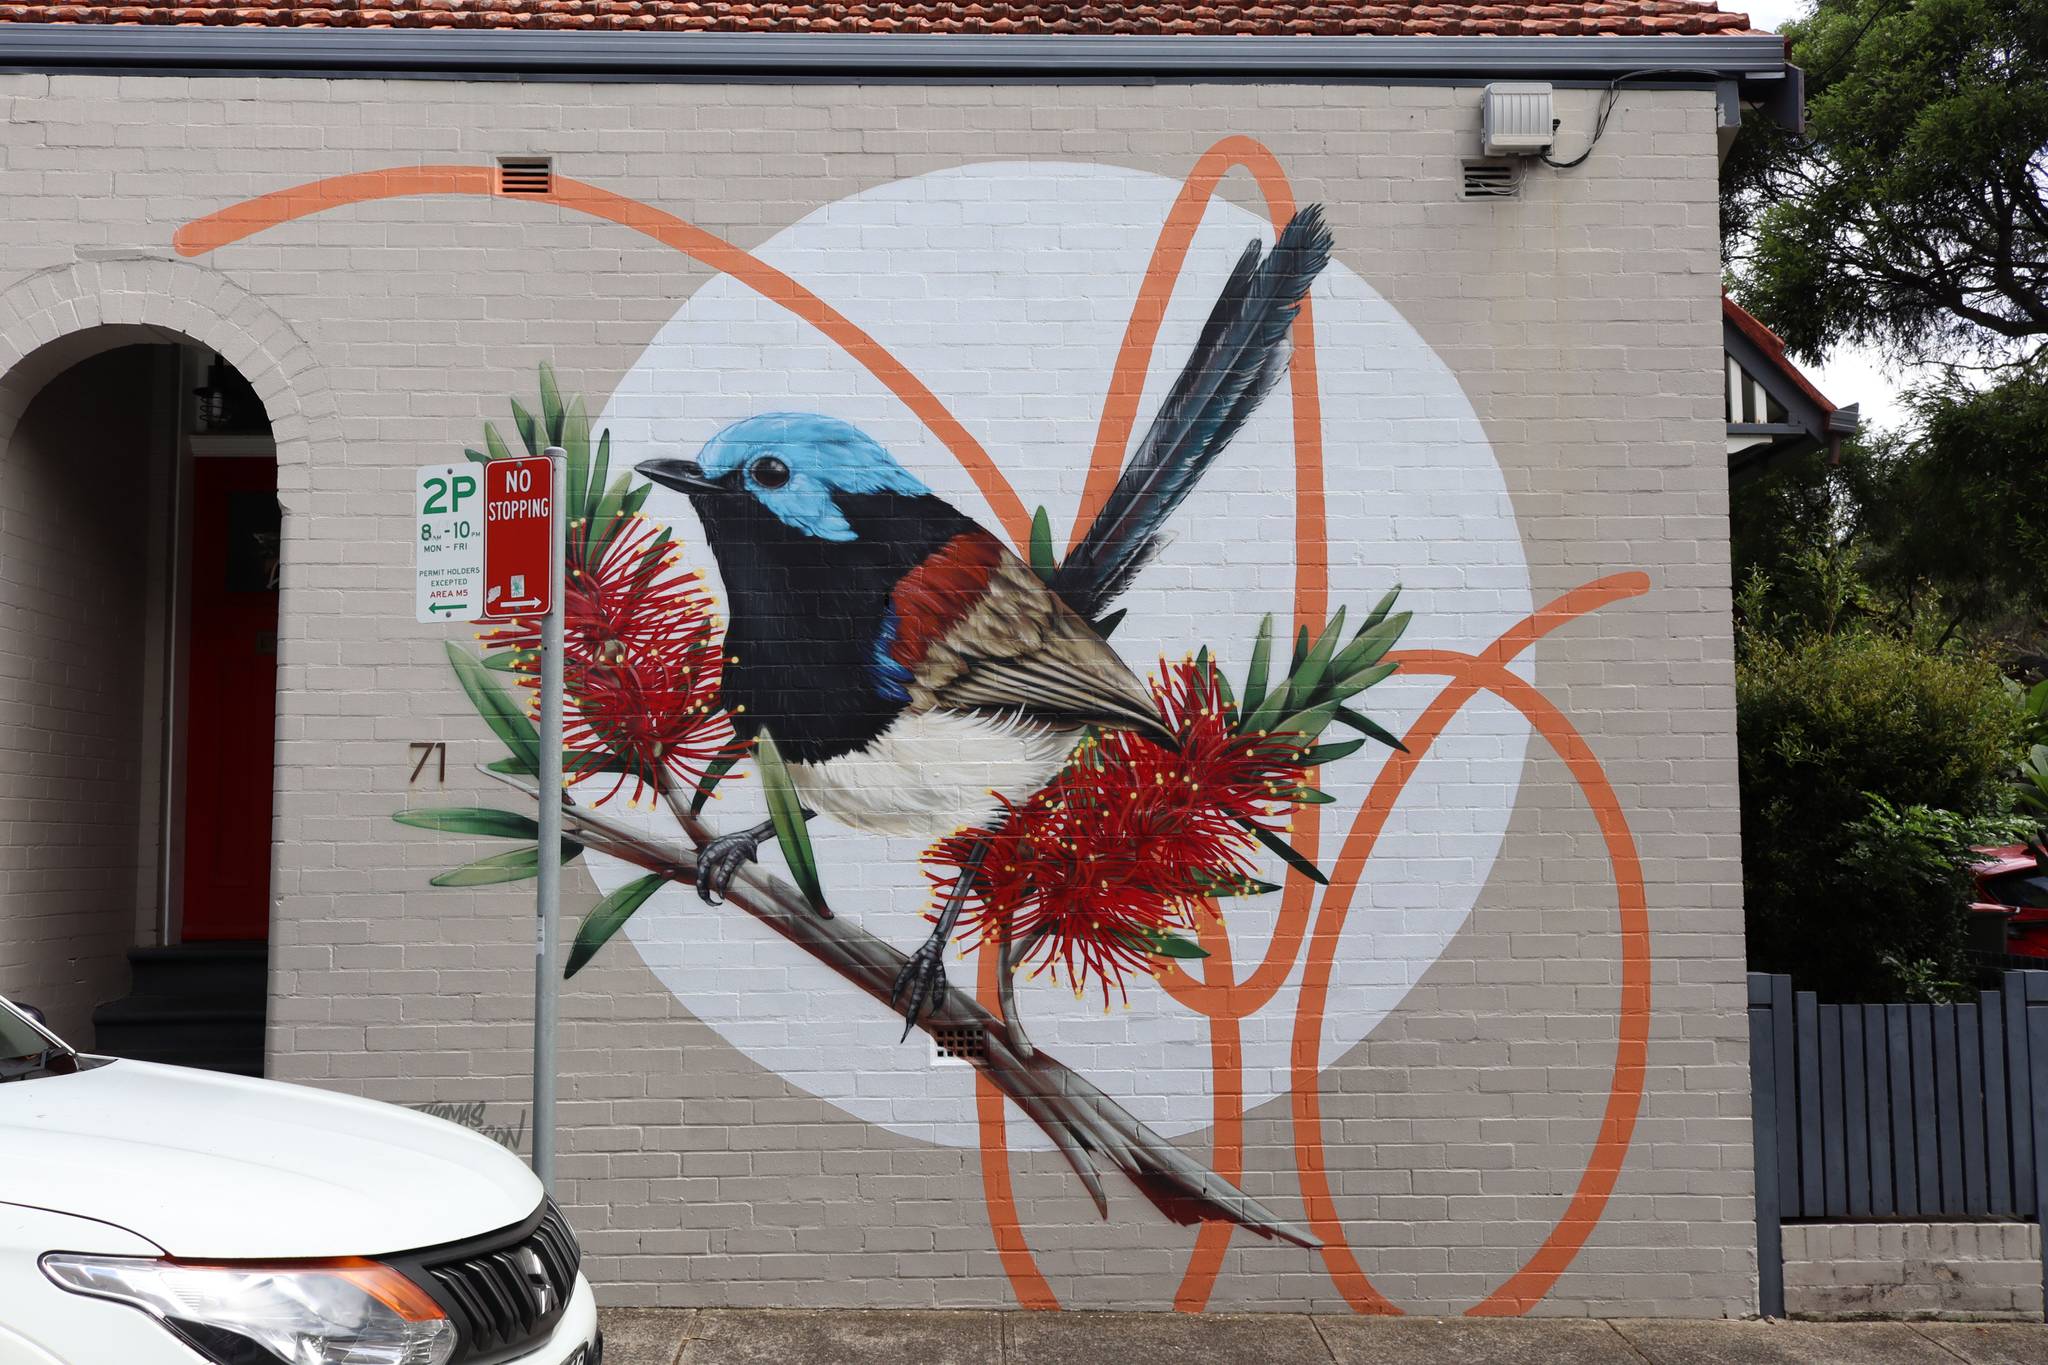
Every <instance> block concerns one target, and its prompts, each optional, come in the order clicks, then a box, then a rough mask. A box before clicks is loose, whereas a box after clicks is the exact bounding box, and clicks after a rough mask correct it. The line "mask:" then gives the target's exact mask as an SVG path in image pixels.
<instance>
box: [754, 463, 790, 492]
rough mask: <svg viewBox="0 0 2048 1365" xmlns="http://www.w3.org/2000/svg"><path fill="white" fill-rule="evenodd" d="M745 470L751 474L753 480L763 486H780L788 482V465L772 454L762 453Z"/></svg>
mask: <svg viewBox="0 0 2048 1365" xmlns="http://www.w3.org/2000/svg"><path fill="white" fill-rule="evenodd" d="M747 472H748V473H749V474H751V475H753V477H754V482H755V483H757V484H759V485H760V486H761V487H763V488H780V487H782V485H784V484H786V483H788V482H789V466H788V465H786V464H784V463H783V462H782V461H780V460H778V459H776V458H775V457H774V456H773V455H763V456H762V457H761V458H760V459H758V460H756V461H754V463H753V465H752V466H751V467H750V468H749V469H748V470H747Z"/></svg>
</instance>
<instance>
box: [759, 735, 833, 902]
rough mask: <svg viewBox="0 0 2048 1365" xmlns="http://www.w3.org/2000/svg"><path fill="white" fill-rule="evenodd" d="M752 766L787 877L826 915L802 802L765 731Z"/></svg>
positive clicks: (771, 740)
mask: <svg viewBox="0 0 2048 1365" xmlns="http://www.w3.org/2000/svg"><path fill="white" fill-rule="evenodd" d="M754 764H755V766H756V767H758V768H759V769H760V770H761V790H762V792H763V793H764V794H765V795H766V796H767V798H768V818H769V819H770V820H772V821H773V822H774V823H775V842H776V843H777V844H779V845H781V846H782V860H783V862H784V863H786V864H788V866H789V875H790V876H791V877H793V878H794V879H795V880H796V884H797V889H798V890H800V891H802V892H803V893H804V898H805V899H806V900H808V901H810V903H811V908H812V909H814V910H818V911H820V912H825V913H829V912H827V911H826V910H825V887H824V885H823V883H821V882H820V881H819V880H818V855H817V854H816V853H814V852H812V851H811V835H810V831H809V830H807V829H805V828H804V808H803V803H802V802H801V801H799V800H798V799H797V795H796V786H795V784H794V783H792V782H791V781H790V780H789V769H788V768H786V767H784V766H783V763H782V751H781V750H779V749H777V748H776V747H775V737H774V736H773V735H771V734H769V733H768V732H767V731H766V730H763V731H762V732H761V737H760V739H759V740H757V741H756V742H755V745H754Z"/></svg>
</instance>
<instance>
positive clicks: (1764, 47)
mask: <svg viewBox="0 0 2048 1365" xmlns="http://www.w3.org/2000/svg"><path fill="white" fill-rule="evenodd" d="M0 68H4V69H7V70H13V71H51V72H54V71H65V70H90V71H109V70H120V71H130V72H165V73H174V72H189V71H195V70H203V71H214V72H218V71H235V72H246V73H249V74H265V73H291V74H316V75H399V74H406V75H439V76H448V77H463V76H479V77H489V76H499V77H503V76H556V77H565V76H566V77H585V78H604V77H611V78H628V79H631V78H638V79H643V80H644V79H664V78H668V79H677V78H681V79H688V78H697V79H703V78H717V77H746V76H753V77H775V76H781V77H810V78H821V77H838V78H845V79H862V78H884V79H886V78H912V79H915V78H919V77H925V78H930V77H956V78H957V77H990V78H1011V79H1026V80H1034V81H1040V82H1048V83H1050V82H1057V81H1060V80H1064V79H1072V78H1127V79H1140V80H1142V79H1160V80H1203V79H1208V80H1233V81H1245V80H1342V79H1352V80H1375V79H1376V80H1391V81H1399V80H1459V81H1463V80H1470V81H1486V80H1493V79H1499V78H1503V77H1530V78H1539V79H1550V80H1582V81H1596V82H1602V83H1604V82H1607V81H1611V80H1613V79H1615V78H1616V77H1619V76H1623V75H1636V76H1637V77H1638V79H1643V80H1646V81H1648V80H1651V79H1653V78H1662V79H1664V80H1667V81H1670V82H1674V83H1680V84H1690V83H1696V82H1697V83H1711V82H1714V81H1723V80H1734V81H1736V82H1738V83H1739V84H1740V86H1741V87H1742V89H1743V91H1744V93H1745V95H1746V96H1747V97H1749V98H1751V99H1755V100H1759V101H1767V100H1769V98H1770V97H1771V96H1772V95H1774V94H1775V93H1776V90H1775V89H1773V88H1772V87H1774V86H1776V85H1777V84H1778V83H1783V82H1787V81H1796V80H1797V69H1796V68H1794V67H1791V66H1789V65H1788V64H1787V62H1786V58H1785V41H1784V39H1783V38H1781V37H1779V36H1777V35H1776V34H1769V33H1762V34H1657V35H1651V36H1644V37H1600V36H1554V37H1508V36H1498V37H1495V36H1460V37H1425V36H1413V37H1408V36H1348V35H1346V36H1306V35H1301V36H1294V35H1289V36H1266V35H1249V34H1245V35H1194V34H1188V35H1096V34H1015V35H1012V34H894V33H892V34H845V33H660V32H606V33H564V32H558V31H550V30H509V31H505V30H469V29H332V28H257V27H245V28H236V27H172V26H158V25H101V24H0Z"/></svg>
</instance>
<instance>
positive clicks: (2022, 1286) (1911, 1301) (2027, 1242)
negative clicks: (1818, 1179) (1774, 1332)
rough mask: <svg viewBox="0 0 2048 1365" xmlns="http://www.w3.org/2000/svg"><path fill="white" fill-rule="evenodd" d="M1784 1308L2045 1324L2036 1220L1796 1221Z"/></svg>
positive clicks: (1788, 1242) (1833, 1314) (1788, 1243)
mask: <svg viewBox="0 0 2048 1365" xmlns="http://www.w3.org/2000/svg"><path fill="white" fill-rule="evenodd" d="M1785 1311H1786V1312H1788V1313H1790V1314H1791V1315H1792V1316H1794V1317H1804V1318H1858V1317H1871V1316H1874V1315H1879V1314H1882V1315H1883V1316H1886V1317H1926V1318H2014V1319H2021V1320H2025V1321H2028V1322H2035V1321H2039V1319H2040V1317H2041V1230H2040V1228H2038V1227H2037V1226H2035V1225H2034V1224H2032V1223H1804V1224H1801V1223H1794V1224H1788V1225H1787V1226H1786V1228H1785Z"/></svg>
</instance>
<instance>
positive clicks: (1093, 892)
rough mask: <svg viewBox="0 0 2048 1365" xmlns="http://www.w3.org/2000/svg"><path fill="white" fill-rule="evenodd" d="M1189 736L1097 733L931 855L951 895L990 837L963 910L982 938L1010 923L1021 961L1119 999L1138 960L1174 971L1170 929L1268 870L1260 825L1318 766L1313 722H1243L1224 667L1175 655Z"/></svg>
mask: <svg viewBox="0 0 2048 1365" xmlns="http://www.w3.org/2000/svg"><path fill="white" fill-rule="evenodd" d="M1152 693H1153V696H1154V698H1155V700H1156V701H1157V702H1158V705H1159V711H1160V714H1161V716H1163V717H1164V718H1165V720H1166V722H1167V724H1168V726H1169V727H1170V728H1172V730H1173V731H1174V733H1175V734H1176V736H1177V737H1178V738H1179V741H1180V748H1179V750H1178V751H1172V750H1168V749H1165V748H1163V747H1161V746H1159V745H1157V744H1154V743H1153V742H1151V741H1150V740H1146V739H1143V738H1140V737H1139V736H1137V735H1134V734H1130V733H1128V732H1125V731H1113V732H1110V733H1107V734H1104V735H1102V736H1101V737H1100V738H1099V739H1093V738H1091V739H1089V740H1086V741H1084V742H1083V743H1082V745H1081V747H1080V748H1079V749H1078V750H1077V751H1076V753H1075V755H1074V758H1073V760H1072V761H1071V762H1070V763H1069V764H1068V765H1067V768H1066V770H1065V771H1064V772H1062V773H1061V774H1060V776H1059V777H1057V778H1055V779H1054V780H1053V782H1052V784H1051V785H1049V786H1048V787H1046V789H1045V790H1044V791H1042V792H1040V793H1039V794H1038V795H1036V796H1035V797H1033V798H1032V799H1031V800H1029V801H1027V802H1025V803H1024V804H1022V805H1017V806H1010V807H1009V809H1008V811H1007V813H1006V818H1005V819H1004V820H1003V821H1002V822H1001V823H1000V826H999V828H997V829H993V830H990V829H968V830H962V831H961V832H960V833H958V834H956V835H954V836H952V837H951V838H949V839H946V840H943V841H941V842H940V843H939V844H937V845H935V846H934V847H933V848H932V849H931V850H929V851H928V852H927V853H926V854H925V864H926V867H927V875H928V876H929V877H931V879H932V881H933V882H934V884H935V885H936V886H937V888H938V890H939V893H940V894H941V895H942V896H943V895H944V894H945V892H947V891H948V890H950V889H951V888H952V887H953V886H954V885H955V884H957V882H958V880H959V877H960V874H961V869H962V868H963V867H964V866H965V865H966V862H967V859H968V857H969V856H970V855H971V854H972V853H973V851H974V848H975V846H976V844H977V843H979V842H981V841H983V840H986V841H988V843H989V851H988V854H987V856H986V857H985V858H984V860H983V863H982V868H981V871H980V872H979V874H978V875H977V876H976V878H975V888H974V891H973V893H972V894H971V895H970V897H969V900H968V903H967V905H966V907H965V909H964V910H963V913H962V918H963V920H964V921H965V923H966V924H967V925H968V926H969V928H970V930H971V931H972V937H971V938H970V940H969V941H970V942H971V943H972V944H973V946H975V947H976V948H977V949H981V948H985V947H987V946H989V945H990V944H991V943H994V942H997V941H999V940H1001V939H1004V938H1007V939H1008V940H1009V941H1010V942H1011V943H1012V944H1015V945H1018V950H1019V954H1020V957H1019V965H1020V966H1023V965H1026V964H1035V965H1033V966H1032V968H1031V970H1032V974H1033V975H1036V974H1037V973H1038V972H1040V971H1047V970H1050V971H1051V972H1052V973H1053V974H1054V976H1055V977H1056V978H1064V979H1065V980H1066V981H1067V982H1069V983H1070V984H1071V985H1073V987H1074V988H1075V990H1076V991H1077V992H1078V991H1080V990H1081V989H1083V987H1084V985H1085V983H1086V982H1088V981H1089V980H1091V979H1092V980H1094V981H1097V982H1099V983H1100V985H1101V987H1102V999H1103V1005H1104V1007H1105V1008H1106V1007H1107V1006H1108V1004H1109V997H1110V992H1111V990H1112V989H1114V990H1115V991H1116V992H1117V994H1118V995H1119V996H1120V997H1124V998H1128V991H1127V989H1126V981H1127V978H1128V977H1129V976H1130V974H1131V973H1133V972H1143V973H1145V974H1147V975H1151V974H1155V973H1156V972H1157V971H1158V963H1159V956H1160V952H1159V945H1160V944H1161V942H1162V941H1163V939H1164V938H1166V937H1167V936H1173V937H1182V936H1186V935H1188V934H1191V933H1193V932H1194V930H1195V928H1196V926H1197V923H1198V921H1197V919H1196V916H1197V915H1201V914H1213V913H1215V910H1214V896H1215V894H1216V893H1217V891H1218V889H1219V888H1222V887H1229V886H1232V885H1239V884H1242V883H1243V882H1245V881H1247V880H1249V879H1250V878H1251V875H1252V872H1253V870H1254V866H1255V865H1254V863H1253V861H1252V856H1251V855H1252V849H1253V847H1254V844H1255V842H1256V840H1255V837H1254V836H1253V834H1252V833H1251V831H1250V830H1249V829H1247V828H1246V826H1247V825H1248V824H1249V825H1256V826H1258V827H1260V828H1264V829H1269V830H1272V829H1277V828H1278V827H1279V826H1280V824H1281V822H1283V821H1284V820H1285V819H1286V817H1287V815H1288V813H1289V812H1290V811H1291V810H1292V809H1293V808H1294V804H1295V798H1294V794H1295V793H1296V792H1297V791H1298V790H1300V788H1301V787H1302V786H1303V785H1304V783H1305V782H1306V780H1307V771H1306V769H1307V765H1306V764H1305V762H1304V759H1305V758H1306V756H1307V752H1308V745H1307V743H1306V741H1305V740H1304V739H1303V738H1302V737H1301V736H1298V735H1291V734H1267V735H1247V734H1239V733H1237V732H1236V730H1235V728H1234V725H1235V719H1236V718H1235V715H1234V711H1233V708H1231V707H1230V706H1229V705H1228V704H1227V703H1226V702H1225V701H1224V700H1223V691H1222V687H1221V685H1220V682H1219V680H1218V678H1217V675H1216V672H1215V670H1214V668H1212V667H1210V666H1208V665H1206V664H1202V665H1198V664H1196V663H1195V661H1193V660H1191V659H1189V660H1183V661H1181V662H1180V663H1178V664H1174V665H1162V668H1161V676H1160V678H1159V679H1157V680H1155V681H1154V683H1153V684H1152Z"/></svg>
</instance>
